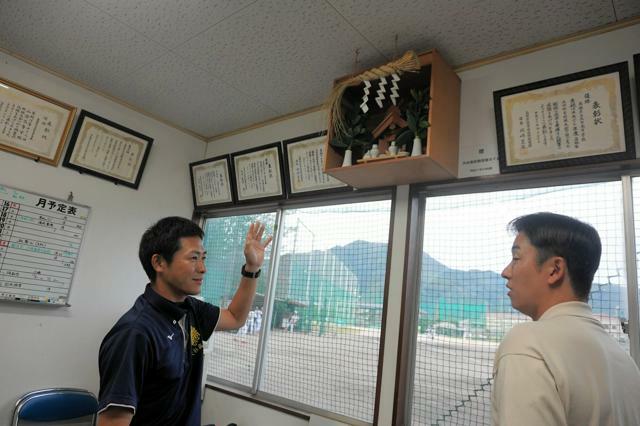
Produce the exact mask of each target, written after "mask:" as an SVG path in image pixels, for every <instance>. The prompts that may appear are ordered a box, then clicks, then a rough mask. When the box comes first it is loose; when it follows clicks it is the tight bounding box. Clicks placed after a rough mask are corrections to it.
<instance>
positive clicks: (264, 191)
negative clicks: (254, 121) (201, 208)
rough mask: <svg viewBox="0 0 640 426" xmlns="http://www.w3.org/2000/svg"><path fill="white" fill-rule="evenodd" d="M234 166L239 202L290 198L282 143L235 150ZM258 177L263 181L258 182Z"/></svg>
mask: <svg viewBox="0 0 640 426" xmlns="http://www.w3.org/2000/svg"><path fill="white" fill-rule="evenodd" d="M231 169H232V173H233V177H234V179H235V199H236V203H238V204H245V203H255V202H262V201H272V200H281V199H285V198H286V197H287V192H286V185H285V178H284V161H283V158H282V144H281V143H280V142H273V143H269V144H266V145H261V146H259V147H256V148H250V149H246V150H243V151H238V152H234V153H232V154H231ZM269 169H271V173H270V172H269ZM259 179H262V181H261V182H258V180H259Z"/></svg>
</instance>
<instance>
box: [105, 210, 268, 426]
mask: <svg viewBox="0 0 640 426" xmlns="http://www.w3.org/2000/svg"><path fill="white" fill-rule="evenodd" d="M263 233H264V225H262V224H260V223H259V222H256V223H253V224H251V225H250V226H249V230H248V232H247V237H246V239H245V244H244V256H245V262H246V263H245V265H244V266H243V267H242V271H241V273H242V278H241V279H240V284H239V285H238V289H237V291H236V294H235V295H234V297H233V299H232V301H231V303H230V304H229V307H228V308H227V309H221V308H219V307H217V306H214V305H211V304H209V303H205V302H201V301H199V300H197V299H195V298H193V297H190V296H194V295H197V294H200V287H201V286H202V279H203V276H204V273H205V272H206V268H205V259H206V251H205V250H204V247H203V246H202V237H203V236H204V233H203V231H202V229H201V228H200V227H199V226H198V225H196V224H195V223H193V222H192V221H190V220H187V219H184V218H180V217H167V218H164V219H162V220H160V221H158V223H156V224H155V225H153V226H152V227H151V228H149V229H148V230H147V231H146V232H145V233H144V235H143V236H142V240H141V241H140V250H139V256H140V262H142V266H143V268H144V270H145V272H146V273H147V275H148V276H149V280H150V283H149V284H148V285H147V287H146V289H145V291H144V294H143V295H141V296H140V297H138V299H137V300H136V302H135V304H134V305H133V308H131V309H130V310H129V311H128V312H127V313H125V314H124V315H123V316H122V317H121V318H120V319H119V320H118V322H117V323H116V325H115V326H114V327H113V328H112V329H111V331H109V333H107V335H106V336H105V338H104V340H103V341H102V345H100V354H99V367H100V395H99V399H100V405H99V407H98V413H99V414H98V426H111V425H153V426H163V425H167V426H174V425H176V426H178V425H179V426H182V425H185V426H200V424H201V423H200V401H201V398H200V389H201V380H202V368H203V365H202V364H203V351H202V349H203V348H202V342H203V341H204V340H207V339H209V337H210V336H211V333H213V331H214V330H230V329H236V328H239V327H240V326H242V325H243V324H244V323H245V321H246V319H247V314H248V313H249V309H250V308H251V303H252V301H253V297H254V295H255V292H256V281H257V280H256V278H257V277H258V275H259V274H260V267H261V266H262V262H263V261H264V252H265V249H266V248H267V246H268V245H269V243H270V242H271V237H268V238H266V239H265V240H264V241H262V236H263Z"/></svg>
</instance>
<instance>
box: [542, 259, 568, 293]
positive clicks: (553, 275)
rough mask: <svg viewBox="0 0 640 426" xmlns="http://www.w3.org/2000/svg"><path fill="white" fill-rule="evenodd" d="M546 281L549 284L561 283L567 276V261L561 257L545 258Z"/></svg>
mask: <svg viewBox="0 0 640 426" xmlns="http://www.w3.org/2000/svg"><path fill="white" fill-rule="evenodd" d="M545 263H547V268H548V269H547V270H548V271H549V274H548V278H547V280H548V283H549V285H551V286H556V285H560V284H562V282H564V280H565V278H566V277H567V262H566V261H565V260H564V258H563V257H560V256H553V257H551V258H549V259H548V260H547V262H545Z"/></svg>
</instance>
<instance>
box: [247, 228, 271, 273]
mask: <svg viewBox="0 0 640 426" xmlns="http://www.w3.org/2000/svg"><path fill="white" fill-rule="evenodd" d="M263 234H264V224H262V223H260V222H257V221H256V222H254V223H252V224H251V225H249V230H248V231H247V237H246V238H245V240H244V258H245V261H246V266H245V269H246V270H247V271H249V272H255V271H257V270H258V269H260V267H261V266H262V262H264V252H265V250H266V249H267V247H268V246H269V244H270V243H271V240H272V239H273V236H269V237H267V238H266V239H265V240H264V242H263V241H262V235H263Z"/></svg>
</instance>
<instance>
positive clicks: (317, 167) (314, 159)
mask: <svg viewBox="0 0 640 426" xmlns="http://www.w3.org/2000/svg"><path fill="white" fill-rule="evenodd" d="M326 134H327V132H326V131H322V132H317V133H310V134H308V135H304V136H299V137H296V138H292V139H287V140H285V141H283V142H282V144H283V145H284V150H285V155H284V160H285V165H286V166H285V171H286V174H285V180H286V185H287V193H288V194H289V196H291V197H295V196H298V195H311V194H312V193H317V192H327V191H344V190H349V189H350V188H349V186H348V185H347V184H346V183H344V182H341V181H339V180H338V179H336V178H334V177H332V176H329V175H328V174H326V173H324V171H323V164H324V156H325V150H326V146H325V140H326Z"/></svg>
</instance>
